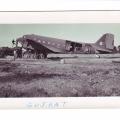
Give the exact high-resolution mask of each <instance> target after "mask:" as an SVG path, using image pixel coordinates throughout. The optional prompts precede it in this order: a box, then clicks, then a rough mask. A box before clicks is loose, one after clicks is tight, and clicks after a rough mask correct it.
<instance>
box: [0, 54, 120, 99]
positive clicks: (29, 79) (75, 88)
mask: <svg viewBox="0 0 120 120" xmlns="http://www.w3.org/2000/svg"><path fill="white" fill-rule="evenodd" d="M61 56H62V55H58V56H57V59H55V58H56V55H54V54H53V55H50V56H49V58H48V59H45V60H44V59H40V60H33V59H17V60H15V61H14V60H13V59H9V58H6V59H0V97H89V96H120V54H114V55H112V54H111V55H100V58H96V57H95V55H83V54H81V55H63V56H64V59H62V60H61V59H59V58H60V57H61Z"/></svg>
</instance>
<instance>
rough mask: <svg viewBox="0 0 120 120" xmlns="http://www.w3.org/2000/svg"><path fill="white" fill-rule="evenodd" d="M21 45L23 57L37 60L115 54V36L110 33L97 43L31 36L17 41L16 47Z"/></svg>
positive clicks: (25, 36)
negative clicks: (54, 54)
mask: <svg viewBox="0 0 120 120" xmlns="http://www.w3.org/2000/svg"><path fill="white" fill-rule="evenodd" d="M19 44H20V45H21V48H22V51H23V52H22V53H23V55H22V56H27V57H31V56H32V57H35V58H47V55H48V54H49V53H58V54H59V53H60V54H65V53H66V54H68V53H74V54H82V53H84V54H96V53H102V54H106V53H114V52H115V46H114V35H113V34H110V33H106V34H104V35H103V36H102V37H101V38H100V39H99V40H98V41H97V42H95V43H82V42H75V41H71V40H63V39H57V38H52V37H45V36H39V35H34V34H30V35H24V36H23V37H20V38H18V39H16V47H19Z"/></svg>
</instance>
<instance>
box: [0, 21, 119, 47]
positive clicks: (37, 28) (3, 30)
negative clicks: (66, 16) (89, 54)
mask: <svg viewBox="0 0 120 120" xmlns="http://www.w3.org/2000/svg"><path fill="white" fill-rule="evenodd" d="M105 33H112V34H114V37H115V39H114V41H115V45H116V46H118V45H120V24H119V23H104V24H103V23H92V24H91V23H84V24H83V23H82V24H0V47H3V46H8V47H12V42H11V41H12V40H13V39H14V40H16V39H17V38H19V37H22V36H23V35H26V34H36V35H41V36H47V37H54V38H61V39H65V40H72V41H76V42H85V43H94V42H96V41H97V40H98V39H99V38H100V37H101V36H102V35H103V34H105Z"/></svg>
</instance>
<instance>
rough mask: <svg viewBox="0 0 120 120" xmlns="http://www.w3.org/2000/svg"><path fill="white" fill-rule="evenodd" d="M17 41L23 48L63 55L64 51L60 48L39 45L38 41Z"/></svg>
mask: <svg viewBox="0 0 120 120" xmlns="http://www.w3.org/2000/svg"><path fill="white" fill-rule="evenodd" d="M17 41H19V42H20V43H22V44H23V47H24V48H29V49H37V50H40V51H43V50H44V51H47V52H48V53H49V52H50V53H51V52H52V53H64V52H65V49H61V48H58V47H55V46H50V45H47V44H42V43H39V41H37V40H30V39H29V40H27V39H21V38H20V39H17Z"/></svg>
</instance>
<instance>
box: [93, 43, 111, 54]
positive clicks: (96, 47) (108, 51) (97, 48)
mask: <svg viewBox="0 0 120 120" xmlns="http://www.w3.org/2000/svg"><path fill="white" fill-rule="evenodd" d="M92 47H93V48H94V49H95V50H97V51H99V52H106V53H111V50H108V49H105V48H101V47H100V46H97V45H95V44H92Z"/></svg>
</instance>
